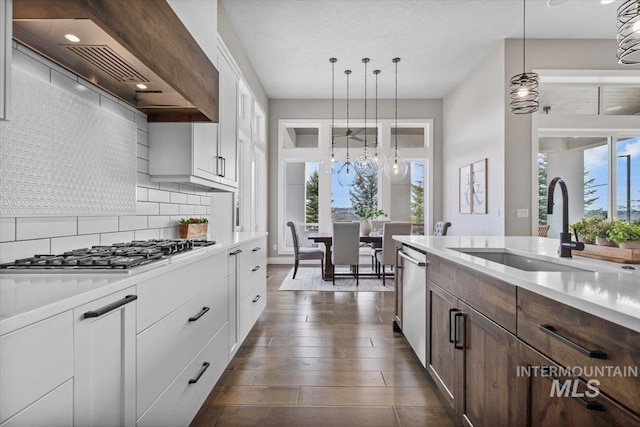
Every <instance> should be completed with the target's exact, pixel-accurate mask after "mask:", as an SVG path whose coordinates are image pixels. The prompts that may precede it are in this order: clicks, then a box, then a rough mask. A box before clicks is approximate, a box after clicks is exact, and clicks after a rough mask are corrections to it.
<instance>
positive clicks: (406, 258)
mask: <svg viewBox="0 0 640 427" xmlns="http://www.w3.org/2000/svg"><path fill="white" fill-rule="evenodd" d="M398 255H400V258H404V259H405V260H407V261H409V262H410V263H411V264H415V265H417V266H418V267H426V266H427V263H426V262H425V261H419V260H417V259H415V258H412V257H410V256H409V255H407V254H405V253H404V252H402V251H398Z"/></svg>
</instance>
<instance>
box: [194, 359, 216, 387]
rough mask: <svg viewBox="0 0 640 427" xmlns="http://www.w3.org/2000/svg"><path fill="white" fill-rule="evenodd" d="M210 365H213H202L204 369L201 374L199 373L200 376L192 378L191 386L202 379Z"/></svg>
mask: <svg viewBox="0 0 640 427" xmlns="http://www.w3.org/2000/svg"><path fill="white" fill-rule="evenodd" d="M209 365H211V363H209V362H204V363H203V364H202V369H200V372H198V375H197V376H196V377H195V378H191V379H190V380H189V384H195V383H197V382H198V381H199V380H200V377H201V376H202V375H204V372H205V371H206V370H207V369H209Z"/></svg>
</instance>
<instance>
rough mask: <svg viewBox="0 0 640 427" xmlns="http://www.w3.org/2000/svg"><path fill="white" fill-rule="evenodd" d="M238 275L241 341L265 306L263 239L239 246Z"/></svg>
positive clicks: (265, 276) (265, 279)
mask: <svg viewBox="0 0 640 427" xmlns="http://www.w3.org/2000/svg"><path fill="white" fill-rule="evenodd" d="M241 249H242V256H241V257H240V272H239V277H238V303H239V308H238V324H239V326H240V328H239V329H240V342H242V341H243V340H244V339H245V337H246V336H247V334H248V333H249V331H250V330H251V328H252V327H253V325H254V324H255V323H256V321H257V320H258V317H260V314H262V311H263V310H264V309H265V307H266V306H267V274H266V268H267V257H266V242H265V239H264V238H263V239H260V240H258V241H256V242H252V243H250V244H246V245H244V246H242V247H241Z"/></svg>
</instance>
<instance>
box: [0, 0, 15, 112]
mask: <svg viewBox="0 0 640 427" xmlns="http://www.w3.org/2000/svg"><path fill="white" fill-rule="evenodd" d="M12 7H13V4H12V0H4V1H2V2H0V120H8V119H9V105H10V95H11V34H12V21H11V17H12V15H13V14H12Z"/></svg>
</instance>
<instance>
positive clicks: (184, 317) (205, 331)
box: [137, 278, 229, 417]
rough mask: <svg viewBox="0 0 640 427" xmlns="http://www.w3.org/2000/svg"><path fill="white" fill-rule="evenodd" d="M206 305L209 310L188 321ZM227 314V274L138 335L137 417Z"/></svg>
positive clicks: (225, 319)
mask: <svg viewBox="0 0 640 427" xmlns="http://www.w3.org/2000/svg"><path fill="white" fill-rule="evenodd" d="M204 307H208V308H209V310H208V311H207V312H206V313H204V314H202V316H201V317H200V318H199V319H197V320H194V321H189V318H194V317H196V316H197V315H199V314H200V313H202V312H203V310H204ZM228 318H229V306H228V279H227V278H224V279H222V280H220V281H219V282H218V283H216V284H215V285H214V286H213V287H211V288H210V289H208V290H206V291H205V292H203V293H202V294H200V295H198V296H196V297H195V298H193V299H192V300H191V301H189V302H188V303H187V304H185V305H183V306H182V307H180V308H179V309H178V310H176V311H174V312H173V313H171V314H170V315H169V316H167V317H165V318H164V319H162V320H161V321H159V322H158V323H156V324H155V325H153V326H152V327H150V328H148V329H146V330H145V331H143V332H142V333H140V334H139V335H138V337H137V345H138V359H137V379H138V382H137V395H138V399H137V416H138V417H139V416H140V415H141V414H142V413H143V412H144V411H145V410H146V409H147V408H148V407H149V406H150V405H151V403H153V401H154V400H155V399H156V398H157V397H158V395H159V394H160V393H161V392H162V390H164V389H165V388H166V387H167V386H168V385H169V383H171V381H173V379H174V378H175V377H176V375H178V374H179V373H180V371H181V370H182V369H184V367H185V366H186V365H187V363H189V360H191V359H192V358H193V356H194V355H195V354H196V353H198V351H200V349H202V347H203V346H204V345H205V344H206V343H207V341H209V339H211V336H212V335H213V334H215V333H216V331H217V330H218V329H220V327H222V325H223V324H224V323H225V322H226V321H227V320H228ZM225 347H227V346H226V345H225Z"/></svg>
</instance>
